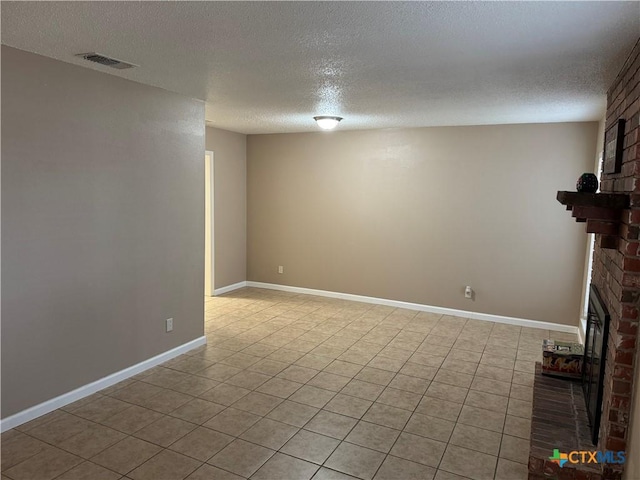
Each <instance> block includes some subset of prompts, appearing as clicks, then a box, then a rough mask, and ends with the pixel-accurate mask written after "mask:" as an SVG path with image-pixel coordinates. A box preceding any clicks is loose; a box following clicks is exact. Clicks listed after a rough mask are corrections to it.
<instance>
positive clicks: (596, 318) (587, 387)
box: [582, 284, 610, 445]
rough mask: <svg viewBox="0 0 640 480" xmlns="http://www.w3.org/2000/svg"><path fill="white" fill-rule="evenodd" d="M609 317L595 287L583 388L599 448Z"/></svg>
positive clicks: (588, 321)
mask: <svg viewBox="0 0 640 480" xmlns="http://www.w3.org/2000/svg"><path fill="white" fill-rule="evenodd" d="M609 321H610V316H609V312H608V311H607V308H606V307H605V305H604V302H603V301H602V298H601V297H600V293H599V292H598V289H597V287H596V286H595V285H593V284H591V288H590V290H589V308H588V310H587V332H586V339H585V349H584V362H583V370H582V389H583V391H584V399H585V403H586V407H587V416H588V417H589V425H590V427H591V441H592V442H593V444H594V445H598V435H599V433H600V415H601V413H602V392H603V390H604V369H605V365H604V363H605V359H606V358H607V357H606V355H607V339H608V337H609Z"/></svg>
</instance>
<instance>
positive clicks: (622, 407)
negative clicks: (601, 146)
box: [592, 41, 640, 478]
mask: <svg viewBox="0 0 640 480" xmlns="http://www.w3.org/2000/svg"><path fill="white" fill-rule="evenodd" d="M619 119H624V120H625V121H626V123H625V129H624V143H623V147H624V150H623V154H622V170H621V172H620V173H611V174H608V173H603V174H602V180H601V183H600V191H601V192H603V193H628V194H629V196H630V207H629V208H628V209H625V210H623V213H622V217H621V219H620V220H621V222H622V224H621V225H620V228H619V234H618V242H617V248H603V247H602V246H601V245H600V242H599V241H598V240H599V239H596V240H597V241H596V247H595V252H594V257H593V276H592V282H593V283H594V284H595V285H596V286H597V287H598V290H599V291H600V293H601V295H602V297H603V301H604V303H605V304H606V307H607V309H608V310H609V313H610V315H611V324H610V328H609V341H608V354H607V358H606V364H605V381H604V394H603V401H602V420H601V423H600V440H599V442H598V449H599V450H626V449H627V441H628V427H629V420H630V413H631V412H630V410H631V395H632V392H633V379H634V368H639V367H638V366H637V365H634V358H635V351H636V345H637V340H638V319H639V310H640V143H639V142H638V136H639V135H640V128H639V127H638V125H639V120H640V41H638V43H636V46H635V47H634V49H633V51H632V53H631V55H630V56H629V58H628V59H627V61H626V63H625V64H624V66H623V68H622V70H621V72H620V73H619V74H618V76H617V77H616V79H615V81H614V83H613V85H612V86H611V87H610V89H609V91H608V93H607V114H606V124H605V133H609V132H610V131H611V130H612V129H615V128H617V123H618V120H619ZM606 138H608V137H607V135H606V134H605V139H606ZM605 142H606V140H605ZM598 236H599V235H598ZM607 468H611V469H612V471H611V472H604V473H605V478H607V477H609V478H616V476H619V472H620V471H621V468H620V467H615V466H611V467H607ZM616 474H617V475H616Z"/></svg>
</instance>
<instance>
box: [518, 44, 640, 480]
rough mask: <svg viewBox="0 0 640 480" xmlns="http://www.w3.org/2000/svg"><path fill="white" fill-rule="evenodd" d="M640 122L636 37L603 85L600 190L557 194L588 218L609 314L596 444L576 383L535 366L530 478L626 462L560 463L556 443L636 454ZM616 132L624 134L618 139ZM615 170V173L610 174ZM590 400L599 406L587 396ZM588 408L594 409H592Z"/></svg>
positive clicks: (596, 474) (599, 471)
mask: <svg viewBox="0 0 640 480" xmlns="http://www.w3.org/2000/svg"><path fill="white" fill-rule="evenodd" d="M639 124H640V39H639V40H638V42H637V43H636V45H635V47H634V48H633V50H632V52H631V54H630V55H629V57H628V58H627V60H626V62H625V64H624V65H623V67H622V70H621V71H620V73H619V74H618V76H617V77H616V79H615V81H614V82H613V85H612V86H611V87H610V89H609V91H608V92H607V113H606V120H605V137H604V143H605V155H604V165H603V173H602V178H601V183H600V193H597V194H594V193H576V192H563V191H561V192H558V197H557V199H558V201H559V202H560V203H561V204H563V205H566V206H567V209H568V210H571V211H572V216H573V217H575V218H576V221H578V222H584V223H585V224H586V231H587V232H591V233H596V234H597V235H596V242H595V250H594V254H593V274H592V278H591V282H592V285H593V286H595V289H593V290H594V291H596V292H599V294H600V295H599V296H598V305H600V307H599V308H600V310H602V311H606V310H608V313H609V316H610V323H609V328H608V341H607V342H606V355H605V362H604V363H605V365H604V367H605V368H604V379H603V384H602V385H603V392H602V415H601V418H600V422H599V425H600V431H599V436H598V438H597V444H594V443H593V442H592V434H595V432H593V431H590V430H591V428H590V426H589V420H588V415H587V409H586V404H585V398H584V396H583V390H582V382H581V381H579V380H578V381H566V380H560V379H557V378H548V377H544V376H542V375H540V367H539V366H538V371H537V372H536V378H535V383H534V398H533V413H532V425H531V448H530V452H529V479H530V480H546V479H560V480H620V479H621V478H622V476H623V472H624V465H623V464H616V463H604V464H574V465H566V466H565V467H564V468H559V465H558V464H557V463H555V462H554V461H552V460H551V459H549V456H548V455H549V453H550V452H551V450H552V449H554V448H558V449H559V450H562V451H564V452H570V451H574V450H577V451H584V450H588V451H593V450H599V451H612V452H617V451H625V452H626V456H627V460H629V457H630V456H631V455H632V454H635V455H637V454H638V453H637V452H631V451H630V450H629V448H628V447H629V442H630V440H631V438H630V436H629V428H630V426H631V425H630V421H631V420H632V419H631V409H632V395H633V391H634V385H633V382H634V378H636V376H635V369H639V368H640V365H636V363H637V361H636V360H635V359H636V350H637V343H638V322H639V317H640V313H639V312H640V142H639V141H638V140H639V139H638V137H639V136H640V127H639ZM619 138H621V139H622V141H620V142H618V141H617V139H619ZM616 152H618V153H616ZM620 153H621V155H620ZM620 158H621V162H620V161H618V159H620ZM613 171H616V172H617V173H609V172H613ZM590 298H591V297H590ZM590 308H591V302H590ZM605 336H606V335H603V338H605ZM594 365H595V364H594ZM598 384H599V380H598ZM639 392H640V390H639ZM590 402H591V404H595V405H598V402H597V400H596V401H595V402H594V401H593V398H592V397H591V396H590ZM636 404H638V402H636ZM589 411H590V412H591V415H594V409H593V408H591V409H590V410H589ZM596 411H597V409H596ZM595 415H597V413H596V414H595ZM634 415H635V417H636V420H635V423H634V425H638V420H637V418H640V417H638V415H640V412H634ZM591 427H592V426H591ZM635 428H638V427H637V426H636V427H635ZM635 448H636V449H637V446H635ZM634 468H637V467H634ZM631 480H636V479H635V478H634V479H631Z"/></svg>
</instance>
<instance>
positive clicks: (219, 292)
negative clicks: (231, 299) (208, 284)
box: [213, 282, 247, 295]
mask: <svg viewBox="0 0 640 480" xmlns="http://www.w3.org/2000/svg"><path fill="white" fill-rule="evenodd" d="M246 286H247V282H238V283H234V284H233V285H227V286H226V287H222V288H216V289H215V290H214V291H213V295H222V294H223V293H229V292H233V291H234V290H238V289H239V288H244V287H246Z"/></svg>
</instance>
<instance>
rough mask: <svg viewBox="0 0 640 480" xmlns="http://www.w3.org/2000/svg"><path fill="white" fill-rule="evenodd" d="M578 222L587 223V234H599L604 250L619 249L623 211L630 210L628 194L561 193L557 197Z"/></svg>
mask: <svg viewBox="0 0 640 480" xmlns="http://www.w3.org/2000/svg"><path fill="white" fill-rule="evenodd" d="M556 198H557V199H558V201H559V202H560V203H561V204H562V205H566V207H567V210H571V211H572V216H573V217H574V218H575V219H576V222H586V224H587V228H586V230H587V233H599V234H601V237H600V246H601V247H602V248H617V245H618V242H617V238H618V232H619V228H620V223H621V222H620V220H621V217H622V211H623V210H624V209H625V208H629V195H627V194H626V193H583V192H563V191H559V192H558V196H557V197H556Z"/></svg>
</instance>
